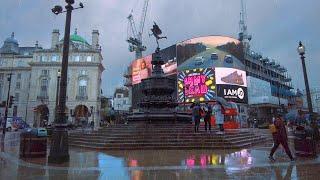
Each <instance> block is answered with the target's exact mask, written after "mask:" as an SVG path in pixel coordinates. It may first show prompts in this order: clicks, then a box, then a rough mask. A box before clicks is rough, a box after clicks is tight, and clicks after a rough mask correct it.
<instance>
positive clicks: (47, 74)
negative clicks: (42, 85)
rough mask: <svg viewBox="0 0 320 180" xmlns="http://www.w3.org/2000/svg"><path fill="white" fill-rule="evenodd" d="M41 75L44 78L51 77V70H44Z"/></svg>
mask: <svg viewBox="0 0 320 180" xmlns="http://www.w3.org/2000/svg"><path fill="white" fill-rule="evenodd" d="M41 75H42V76H49V70H47V69H44V70H42V71H41Z"/></svg>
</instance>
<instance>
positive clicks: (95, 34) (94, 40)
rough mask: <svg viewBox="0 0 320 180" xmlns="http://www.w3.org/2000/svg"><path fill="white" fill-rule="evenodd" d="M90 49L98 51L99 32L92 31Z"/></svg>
mask: <svg viewBox="0 0 320 180" xmlns="http://www.w3.org/2000/svg"><path fill="white" fill-rule="evenodd" d="M91 45H92V48H93V49H99V47H100V46H99V31H98V30H93V31H92V44H91Z"/></svg>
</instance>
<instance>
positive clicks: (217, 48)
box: [176, 36, 244, 69]
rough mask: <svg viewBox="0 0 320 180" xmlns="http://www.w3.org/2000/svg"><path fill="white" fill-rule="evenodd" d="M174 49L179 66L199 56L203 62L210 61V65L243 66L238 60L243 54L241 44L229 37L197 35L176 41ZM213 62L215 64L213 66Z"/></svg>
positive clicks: (208, 62)
mask: <svg viewBox="0 0 320 180" xmlns="http://www.w3.org/2000/svg"><path fill="white" fill-rule="evenodd" d="M176 49H177V59H178V65H179V67H180V65H183V66H184V65H186V64H190V63H191V64H192V63H193V62H194V61H195V60H197V59H199V58H201V59H202V60H203V62H204V63H203V64H210V63H211V64H212V65H211V67H233V68H239V66H243V64H242V63H241V62H240V61H239V60H241V59H243V56H244V55H243V47H242V44H241V43H240V41H239V40H237V39H234V38H231V37H226V36H204V37H197V38H193V39H189V40H186V41H183V42H181V43H178V44H177V48H176ZM230 58H231V59H232V60H230ZM233 59H234V60H233ZM213 64H215V65H214V66H213ZM192 69H193V68H192Z"/></svg>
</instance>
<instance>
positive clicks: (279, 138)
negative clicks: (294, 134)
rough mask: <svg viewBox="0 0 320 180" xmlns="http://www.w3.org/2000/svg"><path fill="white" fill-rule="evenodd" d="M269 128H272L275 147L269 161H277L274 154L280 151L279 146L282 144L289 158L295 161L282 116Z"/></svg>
mask: <svg viewBox="0 0 320 180" xmlns="http://www.w3.org/2000/svg"><path fill="white" fill-rule="evenodd" d="M269 128H270V131H271V133H272V137H273V147H272V149H271V151H270V155H269V159H270V160H271V161H275V159H274V158H273V154H274V152H275V151H276V150H277V149H278V147H279V145H280V144H281V145H282V147H283V148H284V150H285V152H286V153H287V155H288V156H289V158H290V160H291V161H294V158H293V156H292V154H291V151H290V149H289V145H288V136H287V131H286V127H285V124H284V122H283V120H282V118H281V116H279V115H278V116H277V118H276V119H275V121H274V123H273V124H271V125H270V127H269Z"/></svg>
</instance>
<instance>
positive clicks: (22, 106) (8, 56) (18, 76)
mask: <svg viewBox="0 0 320 180" xmlns="http://www.w3.org/2000/svg"><path fill="white" fill-rule="evenodd" d="M40 49H41V47H39V46H38V43H36V44H35V46H33V47H20V46H19V43H18V41H17V40H16V39H15V37H14V33H12V34H11V37H9V38H7V39H6V40H5V41H4V43H3V45H2V47H1V48H0V101H1V102H3V101H7V97H8V90H9V81H8V78H9V76H10V74H11V85H10V92H9V96H14V97H15V102H14V105H13V106H12V108H9V110H8V116H17V117H26V116H27V115H28V113H29V112H28V111H27V107H28V98H29V89H30V75H31V66H30V65H29V63H30V62H32V60H33V53H34V51H35V50H40ZM4 110H5V108H4V107H3V108H1V109H0V112H1V114H2V115H4Z"/></svg>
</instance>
